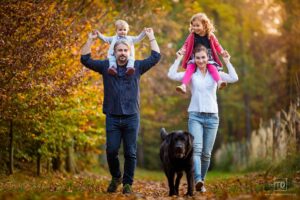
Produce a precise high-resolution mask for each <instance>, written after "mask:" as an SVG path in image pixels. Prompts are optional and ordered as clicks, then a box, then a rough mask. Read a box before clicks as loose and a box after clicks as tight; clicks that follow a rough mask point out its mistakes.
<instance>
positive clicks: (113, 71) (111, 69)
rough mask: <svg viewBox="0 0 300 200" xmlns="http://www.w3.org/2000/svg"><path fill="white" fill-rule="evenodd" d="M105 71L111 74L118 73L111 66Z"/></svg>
mask: <svg viewBox="0 0 300 200" xmlns="http://www.w3.org/2000/svg"><path fill="white" fill-rule="evenodd" d="M107 71H108V74H110V75H113V76H115V75H117V73H118V72H117V70H116V69H115V68H113V67H109V68H108V70H107Z"/></svg>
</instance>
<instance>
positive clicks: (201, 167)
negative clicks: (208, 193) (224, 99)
mask: <svg viewBox="0 0 300 200" xmlns="http://www.w3.org/2000/svg"><path fill="white" fill-rule="evenodd" d="M188 126H189V132H190V133H191V134H192V135H193V136H194V144H193V147H194V156H193V159H194V170H195V182H196V183H197V182H199V181H204V179H205V175H206V173H207V170H208V167H209V163H210V157H211V151H212V149H213V146H214V143H215V139H216V135H217V131H218V126H219V117H218V114H217V113H200V112H190V113H189V121H188Z"/></svg>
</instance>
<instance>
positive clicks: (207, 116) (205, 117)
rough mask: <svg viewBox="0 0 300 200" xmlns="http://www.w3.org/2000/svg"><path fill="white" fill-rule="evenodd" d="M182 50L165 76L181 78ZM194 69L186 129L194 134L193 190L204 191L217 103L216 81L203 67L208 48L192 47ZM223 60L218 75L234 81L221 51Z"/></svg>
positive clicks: (215, 133)
mask: <svg viewBox="0 0 300 200" xmlns="http://www.w3.org/2000/svg"><path fill="white" fill-rule="evenodd" d="M183 53H184V52H182V51H179V52H177V54H176V55H177V59H176V60H175V62H174V64H173V65H172V66H171V67H170V69H169V73H168V77H169V78H170V79H172V80H176V81H182V79H183V76H184V72H177V70H178V67H179V65H180V61H181V60H182V54H183ZM194 58H195V64H196V66H197V68H196V71H195V72H194V74H193V75H192V79H191V82H190V85H191V93H192V97H191V102H190V105H189V108H188V112H189V121H188V128H189V132H190V133H191V134H192V135H193V136H194V143H193V147H194V155H193V160H194V169H195V183H196V185H195V186H196V191H200V192H206V189H205V187H204V179H205V175H206V173H207V170H208V167H209V164H210V157H211V152H212V149H213V145H214V142H215V139H216V135H217V131H218V126H219V116H218V103H217V96H216V91H217V83H216V82H215V81H214V79H213V78H212V76H211V75H210V73H208V71H207V65H208V52H207V49H206V48H205V47H204V46H201V47H199V48H197V49H195V52H194ZM223 60H224V62H225V64H226V66H227V69H228V74H227V73H225V72H220V77H221V79H222V80H223V81H225V82H227V83H233V82H236V81H238V76H237V74H236V71H235V69H234V67H233V66H232V65H231V63H230V55H229V54H228V52H225V53H224V57H223Z"/></svg>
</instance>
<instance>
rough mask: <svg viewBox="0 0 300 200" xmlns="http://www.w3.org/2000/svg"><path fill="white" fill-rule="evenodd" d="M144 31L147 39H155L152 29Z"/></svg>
mask: <svg viewBox="0 0 300 200" xmlns="http://www.w3.org/2000/svg"><path fill="white" fill-rule="evenodd" d="M144 31H145V33H146V35H147V37H148V38H149V40H153V39H155V36H154V32H153V29H152V28H145V29H144Z"/></svg>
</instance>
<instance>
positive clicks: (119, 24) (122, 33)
mask: <svg viewBox="0 0 300 200" xmlns="http://www.w3.org/2000/svg"><path fill="white" fill-rule="evenodd" d="M115 26H116V35H115V36H112V37H106V36H104V35H102V34H101V33H100V32H99V31H96V32H97V35H98V38H100V39H101V40H103V41H104V42H107V43H109V44H110V46H109V50H108V52H107V57H108V60H109V68H108V73H109V74H111V75H116V74H117V63H116V57H115V56H114V46H115V43H116V42H117V41H118V40H121V39H122V40H124V39H125V40H127V41H128V42H129V43H130V45H131V48H130V57H129V58H128V63H127V66H126V68H127V70H126V74H127V75H132V74H133V73H134V71H135V69H134V57H135V56H134V44H135V43H137V42H140V41H141V40H142V39H144V37H145V36H146V34H145V31H144V30H143V31H142V32H141V33H140V34H139V35H138V36H128V35H127V33H128V31H129V25H128V23H127V22H126V21H124V20H117V21H116V23H115Z"/></svg>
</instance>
